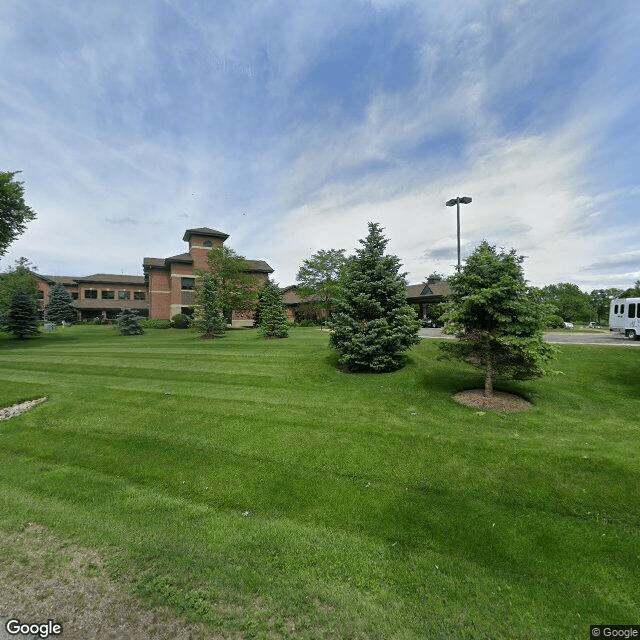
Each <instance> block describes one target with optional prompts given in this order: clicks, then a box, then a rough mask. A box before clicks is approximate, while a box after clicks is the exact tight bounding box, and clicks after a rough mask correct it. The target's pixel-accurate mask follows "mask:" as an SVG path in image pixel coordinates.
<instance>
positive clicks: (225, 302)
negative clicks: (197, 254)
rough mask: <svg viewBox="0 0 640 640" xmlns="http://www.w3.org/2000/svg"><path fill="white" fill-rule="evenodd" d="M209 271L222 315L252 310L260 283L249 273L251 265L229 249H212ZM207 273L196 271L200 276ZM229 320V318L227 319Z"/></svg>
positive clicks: (209, 258)
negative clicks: (233, 311)
mask: <svg viewBox="0 0 640 640" xmlns="http://www.w3.org/2000/svg"><path fill="white" fill-rule="evenodd" d="M208 260H209V269H208V272H209V273H211V275H212V277H213V282H214V284H215V288H216V292H217V296H218V301H219V303H220V306H221V307H222V309H223V311H224V313H225V314H226V315H227V316H229V314H230V313H231V311H232V310H235V311H249V310H251V309H253V308H254V306H255V303H256V300H257V297H258V289H259V286H260V281H259V280H258V278H257V277H256V276H255V275H253V274H252V273H250V271H251V265H250V264H249V263H248V262H247V261H246V259H245V258H244V257H243V256H241V255H238V254H237V253H236V252H235V251H234V250H233V249H230V248H229V247H225V246H222V247H214V248H213V249H211V250H210V251H209V257H208ZM203 273H207V271H202V270H201V271H197V272H196V276H201V275H202V274H203ZM229 320H230V318H229Z"/></svg>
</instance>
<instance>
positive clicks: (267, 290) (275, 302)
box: [258, 282, 289, 338]
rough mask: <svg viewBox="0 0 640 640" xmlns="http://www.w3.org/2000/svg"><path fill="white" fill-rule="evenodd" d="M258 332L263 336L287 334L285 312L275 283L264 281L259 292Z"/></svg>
mask: <svg viewBox="0 0 640 640" xmlns="http://www.w3.org/2000/svg"><path fill="white" fill-rule="evenodd" d="M258 332H259V334H260V335H261V336H262V337H263V338H286V337H288V335H289V330H288V322H287V314H286V313H285V310H284V306H283V304H282V295H281V293H280V289H279V288H278V286H277V285H276V284H275V283H272V282H267V283H265V285H264V287H263V289H262V292H261V307H260V326H259V328H258Z"/></svg>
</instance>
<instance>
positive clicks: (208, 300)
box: [193, 271, 227, 338]
mask: <svg viewBox="0 0 640 640" xmlns="http://www.w3.org/2000/svg"><path fill="white" fill-rule="evenodd" d="M195 296H196V308H195V311H194V323H193V326H194V327H195V329H196V331H197V332H198V333H199V334H200V335H201V336H202V337H203V338H215V337H219V336H223V335H224V332H225V330H226V328H227V321H226V320H225V318H224V315H223V313H222V306H221V304H220V300H219V298H218V287H217V285H216V281H215V278H214V276H213V275H212V274H211V273H210V272H208V271H204V272H202V273H201V274H200V277H199V278H198V279H197V280H196V285H195Z"/></svg>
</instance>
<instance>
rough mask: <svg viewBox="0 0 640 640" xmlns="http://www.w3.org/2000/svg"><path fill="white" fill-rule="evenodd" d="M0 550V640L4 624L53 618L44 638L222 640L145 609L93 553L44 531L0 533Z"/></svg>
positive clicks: (160, 610) (163, 612)
mask: <svg viewBox="0 0 640 640" xmlns="http://www.w3.org/2000/svg"><path fill="white" fill-rule="evenodd" d="M0 548H2V550H3V553H2V554H1V555H0V616H1V618H0V622H1V623H2V624H1V625H0V637H5V636H4V635H2V634H3V633H4V632H5V624H6V622H7V620H8V619H18V620H20V621H21V623H27V624H36V623H37V624H43V623H46V622H47V620H53V622H54V623H56V624H60V625H62V634H61V635H56V636H50V637H52V638H53V637H55V638H58V637H59V638H62V639H63V640H120V639H122V640H131V638H136V639H139V640H147V639H148V640H152V639H153V640H199V639H202V640H204V639H205V638H206V639H207V640H209V639H212V640H215V639H221V638H222V636H217V635H212V630H211V629H210V628H208V627H206V626H205V625H201V624H188V623H187V622H186V621H185V620H181V619H179V618H177V617H176V616H175V614H174V613H173V612H172V611H171V610H170V609H169V608H167V607H154V608H151V607H148V606H145V604H144V603H142V602H140V601H139V600H137V599H136V598H135V597H134V596H133V595H131V593H129V592H128V591H127V590H126V586H125V585H122V584H119V583H116V582H114V581H113V580H111V579H110V578H109V576H108V574H107V571H106V569H105V566H104V562H103V559H102V557H101V556H100V554H99V553H98V552H96V551H94V550H91V549H84V548H82V547H79V546H77V545H74V544H71V543H68V542H64V541H61V540H59V539H58V538H56V537H55V536H53V535H52V534H51V533H50V532H49V531H48V530H47V529H45V528H44V527H41V526H38V525H35V524H30V525H29V526H28V527H26V528H25V529H24V530H23V531H13V532H6V531H4V530H2V529H0ZM11 637H13V638H23V637H25V636H22V635H21V634H18V635H15V636H11ZM29 637H31V636H29Z"/></svg>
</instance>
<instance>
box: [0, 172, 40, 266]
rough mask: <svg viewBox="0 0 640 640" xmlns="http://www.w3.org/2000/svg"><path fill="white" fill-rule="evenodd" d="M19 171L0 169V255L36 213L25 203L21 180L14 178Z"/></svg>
mask: <svg viewBox="0 0 640 640" xmlns="http://www.w3.org/2000/svg"><path fill="white" fill-rule="evenodd" d="M18 173H20V172H19V171H0V257H1V256H3V255H4V254H5V253H6V252H7V248H8V246H9V245H10V244H11V243H12V242H13V241H14V240H15V239H16V238H17V237H18V236H19V235H20V234H21V233H23V232H24V230H25V229H26V227H27V222H30V221H31V220H34V219H35V217H36V214H35V213H34V212H33V210H32V209H31V208H30V207H29V206H27V205H26V204H25V201H24V187H23V183H22V182H17V181H16V180H14V178H15V176H16V174H18Z"/></svg>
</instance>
